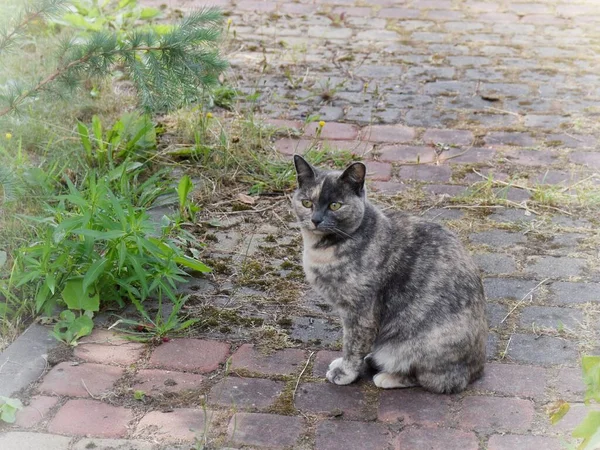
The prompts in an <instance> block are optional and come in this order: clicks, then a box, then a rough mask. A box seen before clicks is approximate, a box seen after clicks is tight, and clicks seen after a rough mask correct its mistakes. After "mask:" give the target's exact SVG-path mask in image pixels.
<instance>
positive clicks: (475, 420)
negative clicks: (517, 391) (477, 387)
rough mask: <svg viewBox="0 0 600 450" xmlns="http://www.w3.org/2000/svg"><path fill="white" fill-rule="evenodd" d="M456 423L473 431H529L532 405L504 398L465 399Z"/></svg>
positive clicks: (526, 401)
mask: <svg viewBox="0 0 600 450" xmlns="http://www.w3.org/2000/svg"><path fill="white" fill-rule="evenodd" d="M461 406H462V408H461V411H460V413H459V414H458V418H457V422H458V425H459V426H460V427H461V428H464V429H467V430H475V431H481V432H484V431H487V432H492V431H512V432H515V431H521V432H526V431H528V430H529V428H530V426H531V423H532V421H533V417H534V413H535V410H534V405H533V403H532V402H531V401H529V400H521V399H517V398H504V397H479V396H473V397H466V398H464V399H463V400H462V405H461Z"/></svg>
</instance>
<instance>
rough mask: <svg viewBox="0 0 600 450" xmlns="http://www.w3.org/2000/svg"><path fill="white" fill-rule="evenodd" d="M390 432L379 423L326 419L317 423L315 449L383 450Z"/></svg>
mask: <svg viewBox="0 0 600 450" xmlns="http://www.w3.org/2000/svg"><path fill="white" fill-rule="evenodd" d="M390 441H391V433H390V432H389V431H388V430H387V429H386V428H385V427H384V426H383V425H381V424H379V423H369V422H353V421H341V420H326V421H323V422H319V423H318V424H317V430H316V445H315V450H337V449H340V448H343V449H348V450H361V449H365V448H369V449H373V450H385V449H387V448H389V447H388V446H389V443H390Z"/></svg>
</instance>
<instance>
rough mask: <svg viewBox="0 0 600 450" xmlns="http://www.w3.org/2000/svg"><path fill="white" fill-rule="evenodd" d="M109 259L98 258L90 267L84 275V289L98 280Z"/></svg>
mask: <svg viewBox="0 0 600 450" xmlns="http://www.w3.org/2000/svg"><path fill="white" fill-rule="evenodd" d="M107 264H108V259H106V258H102V259H98V260H96V261H95V262H94V263H93V264H92V265H91V266H90V268H89V269H88V271H87V273H86V274H85V276H84V277H83V290H84V291H85V290H87V289H88V288H89V287H90V286H91V285H92V284H94V283H95V282H96V280H98V278H99V277H100V275H102V273H103V272H104V269H105V268H106V265H107Z"/></svg>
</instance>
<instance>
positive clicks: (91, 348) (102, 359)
mask: <svg viewBox="0 0 600 450" xmlns="http://www.w3.org/2000/svg"><path fill="white" fill-rule="evenodd" d="M145 347H146V346H145V345H144V344H138V343H135V342H131V343H127V344H120V345H103V344H80V345H78V346H77V347H75V356H77V357H78V358H81V359H83V360H85V361H87V362H92V363H99V364H106V363H109V364H118V365H121V366H127V365H130V364H134V363H135V362H136V361H138V360H139V359H140V357H141V356H142V354H143V352H144V349H145Z"/></svg>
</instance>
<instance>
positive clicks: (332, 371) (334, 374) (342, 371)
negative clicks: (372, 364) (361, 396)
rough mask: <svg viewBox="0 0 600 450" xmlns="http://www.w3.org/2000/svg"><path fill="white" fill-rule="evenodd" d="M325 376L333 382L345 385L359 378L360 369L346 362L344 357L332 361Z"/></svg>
mask: <svg viewBox="0 0 600 450" xmlns="http://www.w3.org/2000/svg"><path fill="white" fill-rule="evenodd" d="M325 376H326V377H327V379H328V380H329V381H330V382H331V383H333V384H339V385H345V384H350V383H352V382H353V381H355V380H356V379H357V378H358V371H357V370H354V369H352V368H350V367H348V366H347V365H346V364H344V360H343V358H338V359H334V360H333V361H331V364H329V370H328V371H327V374H326V375H325Z"/></svg>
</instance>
